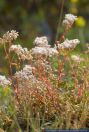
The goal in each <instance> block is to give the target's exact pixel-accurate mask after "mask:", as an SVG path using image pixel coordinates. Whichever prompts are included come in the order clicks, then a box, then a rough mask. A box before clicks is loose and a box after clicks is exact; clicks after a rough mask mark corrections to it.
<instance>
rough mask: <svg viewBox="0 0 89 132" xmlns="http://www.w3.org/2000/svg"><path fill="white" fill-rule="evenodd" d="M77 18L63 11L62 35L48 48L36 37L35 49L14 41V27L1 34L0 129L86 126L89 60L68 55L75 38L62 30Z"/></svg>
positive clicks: (88, 124) (88, 123)
mask: <svg viewBox="0 0 89 132" xmlns="http://www.w3.org/2000/svg"><path fill="white" fill-rule="evenodd" d="M76 19H77V17H76V16H74V15H72V14H66V15H65V19H64V20H63V27H64V33H63V35H62V36H61V37H60V39H59V40H57V41H56V42H55V44H54V47H51V46H50V45H49V44H48V41H47V37H45V36H43V37H37V38H36V39H35V40H34V42H33V44H34V48H32V49H31V50H28V49H27V48H23V47H22V46H21V45H20V44H18V45H14V40H15V39H17V37H18V36H19V35H18V33H17V32H16V31H14V30H12V31H11V32H9V31H8V32H7V33H5V34H4V35H3V37H2V38H0V45H1V46H2V47H3V49H4V53H5V60H6V61H7V62H8V74H7V75H6V77H5V76H3V75H0V128H1V129H3V130H5V131H7V132H9V131H13V132H14V131H23V130H24V131H25V130H26V131H28V132H29V131H32V132H38V131H39V132H40V131H41V130H42V129H45V128H49V129H50V128H54V129H57V128H59V129H80V128H89V89H88V87H89V70H88V69H89V68H88V64H89V59H88V57H86V60H85V59H84V58H82V57H80V56H79V55H71V51H72V50H73V49H75V48H76V46H77V45H78V44H79V42H80V41H79V40H78V39H74V40H68V39H66V34H67V32H68V31H69V30H70V28H72V26H73V24H74V21H76Z"/></svg>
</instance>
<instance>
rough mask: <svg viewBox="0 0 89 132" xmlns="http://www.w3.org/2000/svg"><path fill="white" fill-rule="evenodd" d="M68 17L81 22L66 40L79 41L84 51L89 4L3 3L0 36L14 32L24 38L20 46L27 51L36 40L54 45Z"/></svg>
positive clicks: (87, 0)
mask: <svg viewBox="0 0 89 132" xmlns="http://www.w3.org/2000/svg"><path fill="white" fill-rule="evenodd" d="M67 13H72V14H74V15H77V16H78V20H77V22H76V23H75V25H74V28H73V29H71V30H70V32H69V33H68V35H67V36H66V37H68V38H69V39H74V38H79V39H80V41H81V44H80V46H79V47H78V50H81V51H82V50H84V49H85V48H86V44H87V43H89V0H0V36H2V34H3V33H5V32H6V31H8V30H12V29H14V30H17V31H18V32H19V34H20V37H19V39H18V40H17V43H20V44H21V45H23V46H24V47H28V48H31V47H32V42H33V40H34V39H35V37H37V36H44V35H45V36H47V37H48V40H49V43H50V44H53V43H54V42H55V39H56V38H59V36H60V35H61V33H62V31H63V28H62V26H61V23H62V19H63V18H64V14H67ZM0 55H1V56H3V54H2V50H0ZM2 60H3V59H1V60H0V67H1V66H2V63H3V64H4V62H3V61H2Z"/></svg>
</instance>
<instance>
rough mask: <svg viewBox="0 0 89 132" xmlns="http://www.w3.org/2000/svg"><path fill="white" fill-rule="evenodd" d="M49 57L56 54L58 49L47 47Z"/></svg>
mask: <svg viewBox="0 0 89 132" xmlns="http://www.w3.org/2000/svg"><path fill="white" fill-rule="evenodd" d="M47 50H48V54H49V57H51V56H55V55H58V51H57V50H56V49H55V48H48V49H47Z"/></svg>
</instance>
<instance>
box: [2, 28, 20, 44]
mask: <svg viewBox="0 0 89 132" xmlns="http://www.w3.org/2000/svg"><path fill="white" fill-rule="evenodd" d="M18 36H19V34H18V32H16V31H15V30H12V31H11V32H9V31H8V32H6V33H5V34H4V35H3V41H4V42H5V43H7V42H11V41H13V40H15V39H17V37H18Z"/></svg>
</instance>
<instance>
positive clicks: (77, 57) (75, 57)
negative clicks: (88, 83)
mask: <svg viewBox="0 0 89 132" xmlns="http://www.w3.org/2000/svg"><path fill="white" fill-rule="evenodd" d="M71 59H72V60H73V61H75V62H78V63H80V62H81V61H84V59H83V58H81V57H80V56H79V55H72V56H71Z"/></svg>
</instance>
